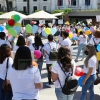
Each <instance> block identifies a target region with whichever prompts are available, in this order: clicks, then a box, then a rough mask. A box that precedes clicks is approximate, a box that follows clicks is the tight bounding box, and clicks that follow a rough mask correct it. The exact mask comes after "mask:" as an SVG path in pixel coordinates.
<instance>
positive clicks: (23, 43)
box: [13, 35, 26, 51]
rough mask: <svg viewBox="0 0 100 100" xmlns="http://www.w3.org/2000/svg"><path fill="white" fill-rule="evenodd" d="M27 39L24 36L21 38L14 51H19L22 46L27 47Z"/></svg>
mask: <svg viewBox="0 0 100 100" xmlns="http://www.w3.org/2000/svg"><path fill="white" fill-rule="evenodd" d="M25 45H26V44H25V39H24V37H23V36H21V35H20V36H19V37H18V40H17V43H16V45H14V48H13V51H17V49H18V48H19V47H21V46H25Z"/></svg>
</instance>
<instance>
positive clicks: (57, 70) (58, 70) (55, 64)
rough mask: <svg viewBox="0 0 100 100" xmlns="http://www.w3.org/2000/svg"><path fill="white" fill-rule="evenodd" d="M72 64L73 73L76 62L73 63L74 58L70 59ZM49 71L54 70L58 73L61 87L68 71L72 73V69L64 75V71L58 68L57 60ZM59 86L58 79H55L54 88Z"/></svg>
mask: <svg viewBox="0 0 100 100" xmlns="http://www.w3.org/2000/svg"><path fill="white" fill-rule="evenodd" d="M72 65H73V74H74V71H75V67H76V64H75V61H74V60H72ZM61 66H62V65H61ZM51 71H52V72H54V73H55V74H58V77H59V80H60V83H61V86H62V87H63V86H64V83H65V79H66V76H67V75H68V74H69V73H71V74H72V71H70V72H66V76H65V74H64V72H63V71H62V69H61V68H60V65H59V64H58V63H57V62H55V63H54V66H53V67H52V70H51ZM61 86H60V84H59V81H58V80H56V81H55V88H61Z"/></svg>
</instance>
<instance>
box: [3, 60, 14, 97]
mask: <svg viewBox="0 0 100 100" xmlns="http://www.w3.org/2000/svg"><path fill="white" fill-rule="evenodd" d="M8 62H9V58H8V59H7V64H6V69H7V72H8ZM7 72H6V77H5V80H4V82H3V86H2V88H3V89H4V93H5V94H6V95H7V91H8V90H12V88H11V85H10V84H8V83H7Z"/></svg>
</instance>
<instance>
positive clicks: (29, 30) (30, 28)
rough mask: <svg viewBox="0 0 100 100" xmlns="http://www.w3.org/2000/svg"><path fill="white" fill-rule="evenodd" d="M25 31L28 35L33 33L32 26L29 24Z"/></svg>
mask: <svg viewBox="0 0 100 100" xmlns="http://www.w3.org/2000/svg"><path fill="white" fill-rule="evenodd" d="M25 29H26V32H27V33H32V26H31V25H30V24H27V25H26V27H25Z"/></svg>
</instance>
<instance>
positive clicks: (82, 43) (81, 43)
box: [75, 31, 88, 62]
mask: <svg viewBox="0 0 100 100" xmlns="http://www.w3.org/2000/svg"><path fill="white" fill-rule="evenodd" d="M87 42H88V36H87V35H85V34H84V32H83V31H81V32H80V36H79V38H78V52H77V56H76V59H75V61H76V62H78V58H79V55H80V52H81V50H82V53H83V54H82V59H81V60H84V57H85V54H84V52H85V49H86V45H87Z"/></svg>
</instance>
